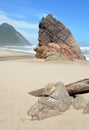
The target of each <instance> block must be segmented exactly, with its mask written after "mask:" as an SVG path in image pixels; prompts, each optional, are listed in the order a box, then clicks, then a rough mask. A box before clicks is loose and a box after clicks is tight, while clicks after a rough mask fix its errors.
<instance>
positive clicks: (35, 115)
mask: <svg viewBox="0 0 89 130" xmlns="http://www.w3.org/2000/svg"><path fill="white" fill-rule="evenodd" d="M42 92H43V96H42V97H40V98H39V99H38V102H37V103H36V104H35V105H33V106H32V107H31V108H30V109H29V110H28V112H27V113H28V115H29V116H31V117H32V119H31V120H42V119H45V118H48V117H52V116H56V115H59V114H62V112H65V111H66V110H67V109H68V108H69V107H70V105H71V98H70V97H69V94H68V92H67V90H66V88H65V86H64V84H63V83H61V82H57V83H55V84H53V83H50V84H48V85H46V87H45V89H44V91H42ZM37 93H38V92H37ZM31 94H34V93H33V92H32V93H31Z"/></svg>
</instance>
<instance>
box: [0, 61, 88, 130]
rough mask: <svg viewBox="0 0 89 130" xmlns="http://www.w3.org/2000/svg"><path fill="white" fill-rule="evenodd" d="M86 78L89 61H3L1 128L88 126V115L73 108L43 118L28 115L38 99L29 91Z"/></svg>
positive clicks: (72, 129) (83, 129) (84, 129)
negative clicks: (60, 113) (31, 118)
mask: <svg viewBox="0 0 89 130" xmlns="http://www.w3.org/2000/svg"><path fill="white" fill-rule="evenodd" d="M84 78H89V62H66V61H65V62H64V61H60V62H55V63H52V62H44V61H40V60H10V61H9V60H8V61H0V130H89V115H84V114H82V111H81V110H78V111H77V110H74V109H73V108H70V109H69V110H68V111H66V112H65V113H63V114H62V115H59V116H55V117H51V118H48V119H45V120H42V121H30V117H29V116H28V115H27V110H28V109H29V108H30V107H31V106H32V105H33V104H34V103H35V102H36V101H37V99H38V98H37V97H33V96H30V95H29V94H28V92H29V91H32V90H34V89H38V88H42V87H44V86H45V85H46V84H48V83H50V82H51V83H52V82H54V83H55V82H58V81H62V82H64V84H67V83H71V82H75V81H77V80H81V79H84Z"/></svg>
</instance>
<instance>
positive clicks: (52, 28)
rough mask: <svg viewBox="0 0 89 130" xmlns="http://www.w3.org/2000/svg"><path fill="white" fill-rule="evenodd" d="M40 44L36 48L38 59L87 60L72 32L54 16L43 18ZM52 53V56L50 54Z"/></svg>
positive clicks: (40, 26)
mask: <svg viewBox="0 0 89 130" xmlns="http://www.w3.org/2000/svg"><path fill="white" fill-rule="evenodd" d="M38 40H39V44H38V46H37V47H35V48H34V50H35V51H36V57H37V58H43V59H44V58H45V59H46V58H47V59H49V60H50V59H52V56H53V55H54V54H55V56H56V57H55V58H53V59H64V60H65V59H67V60H74V59H80V60H85V57H84V56H83V55H82V54H81V50H80V48H79V46H78V45H77V43H76V40H75V38H74V37H73V35H72V33H71V31H70V30H69V29H67V28H66V27H65V25H63V24H62V23H61V22H60V21H58V20H56V19H55V18H54V17H53V16H52V15H50V14H49V15H47V16H46V17H45V18H42V20H41V22H40V23H39V38H38ZM49 53H50V54H49Z"/></svg>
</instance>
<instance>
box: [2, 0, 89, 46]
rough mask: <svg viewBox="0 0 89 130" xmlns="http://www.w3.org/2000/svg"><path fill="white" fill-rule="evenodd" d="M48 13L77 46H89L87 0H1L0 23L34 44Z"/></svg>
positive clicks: (88, 4) (88, 7)
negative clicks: (63, 26)
mask: <svg viewBox="0 0 89 130" xmlns="http://www.w3.org/2000/svg"><path fill="white" fill-rule="evenodd" d="M48 14H52V15H53V16H54V17H55V18H56V19H57V20H59V21H61V22H62V23H63V24H64V25H65V26H66V27H67V28H69V29H70V31H71V32H72V34H73V36H74V37H75V39H76V41H77V42H78V44H80V45H83V44H84V45H89V0H0V24H2V23H8V24H10V25H12V26H14V27H15V29H16V30H17V31H19V32H20V33H21V34H22V35H23V36H24V37H25V38H26V39H27V40H28V41H29V42H30V43H31V44H33V45H37V44H38V30H39V28H38V26H39V22H40V21H41V18H42V17H46V16H47V15H48Z"/></svg>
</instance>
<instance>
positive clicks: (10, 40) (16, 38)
mask: <svg viewBox="0 0 89 130" xmlns="http://www.w3.org/2000/svg"><path fill="white" fill-rule="evenodd" d="M23 45H31V44H30V43H29V42H28V41H27V40H26V38H24V37H23V36H22V34H20V33H19V32H17V31H16V30H15V28H14V27H13V26H11V25H9V24H7V23H3V24H2V25H0V46H23Z"/></svg>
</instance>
